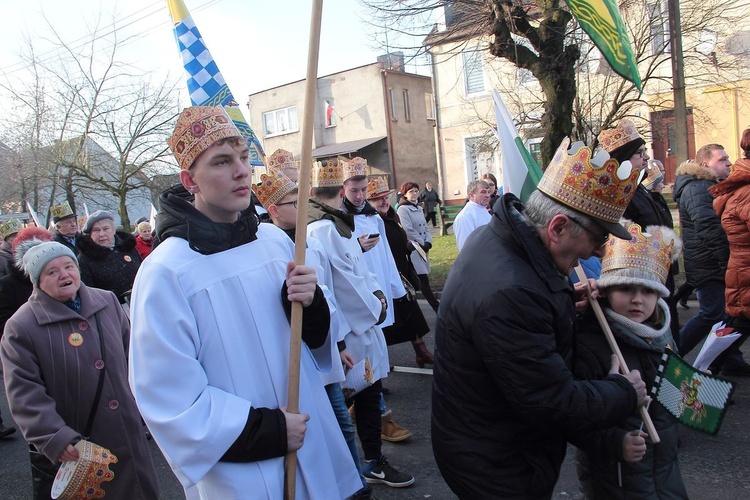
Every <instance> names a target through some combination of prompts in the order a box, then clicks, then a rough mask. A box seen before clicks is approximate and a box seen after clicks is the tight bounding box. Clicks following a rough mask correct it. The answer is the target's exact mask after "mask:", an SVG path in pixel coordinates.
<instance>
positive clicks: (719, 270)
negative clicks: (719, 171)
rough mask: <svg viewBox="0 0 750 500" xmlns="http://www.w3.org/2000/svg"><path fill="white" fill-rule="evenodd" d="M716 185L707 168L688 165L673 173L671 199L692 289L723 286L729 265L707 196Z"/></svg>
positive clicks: (726, 248) (726, 246)
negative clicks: (676, 211)
mask: <svg viewBox="0 0 750 500" xmlns="http://www.w3.org/2000/svg"><path fill="white" fill-rule="evenodd" d="M716 184H718V181H717V180H716V174H714V172H713V171H712V170H711V169H710V168H707V167H702V166H700V165H698V164H697V163H688V164H683V165H682V166H680V168H678V169H677V178H676V179H675V182H674V192H673V195H674V200H675V201H676V202H677V207H678V208H679V210H680V229H681V233H682V234H681V236H682V241H683V243H684V246H683V260H684V262H685V273H686V274H687V282H688V283H690V284H691V285H693V286H694V287H699V286H701V285H703V284H704V283H707V282H709V281H721V282H724V274H725V272H726V270H727V263H728V262H729V241H728V240H727V235H726V233H724V229H723V228H722V227H721V220H720V219H719V216H718V215H716V212H715V211H714V205H713V202H714V199H713V196H711V194H710V193H709V192H708V188H710V187H711V186H713V185H716Z"/></svg>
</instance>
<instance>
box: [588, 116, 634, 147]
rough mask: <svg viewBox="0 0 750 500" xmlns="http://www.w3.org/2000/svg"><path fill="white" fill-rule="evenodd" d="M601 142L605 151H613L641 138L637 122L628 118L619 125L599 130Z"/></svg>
mask: <svg viewBox="0 0 750 500" xmlns="http://www.w3.org/2000/svg"><path fill="white" fill-rule="evenodd" d="M598 139H599V144H601V146H602V148H603V149H604V151H606V152H607V153H611V152H612V151H614V150H615V149H617V148H619V147H620V146H624V145H625V144H627V143H629V142H631V141H635V140H637V139H641V134H639V133H638V129H637V128H635V124H634V123H633V122H631V121H630V120H628V119H624V120H620V123H618V124H617V127H615V128H610V129H607V130H602V131H601V132H599V138H598Z"/></svg>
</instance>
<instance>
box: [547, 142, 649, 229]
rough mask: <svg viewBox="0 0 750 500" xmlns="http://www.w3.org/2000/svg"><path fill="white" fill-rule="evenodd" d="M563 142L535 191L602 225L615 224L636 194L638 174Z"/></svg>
mask: <svg viewBox="0 0 750 500" xmlns="http://www.w3.org/2000/svg"><path fill="white" fill-rule="evenodd" d="M569 145H570V139H569V138H567V137H566V138H565V139H564V140H563V142H562V144H560V147H559V148H557V152H555V156H554V157H553V158H552V162H550V164H549V166H548V167H547V170H545V172H544V175H543V176H542V180H541V181H539V186H537V187H538V189H539V190H540V191H542V192H543V193H545V194H547V195H548V196H551V197H552V198H554V199H556V200H557V201H559V202H560V203H563V204H565V205H567V206H569V207H570V208H573V209H575V210H578V211H579V212H582V213H584V214H586V215H590V216H591V217H595V218H597V219H600V220H603V221H605V222H612V223H617V222H618V221H619V220H620V218H621V217H622V214H623V213H624V212H625V208H627V206H628V203H630V200H631V199H632V198H633V195H634V194H635V188H636V185H637V184H636V182H637V181H638V174H639V171H638V170H634V169H633V167H632V165H631V164H630V162H629V161H625V162H623V163H622V164H619V163H618V162H617V160H615V159H614V158H609V155H608V154H607V153H606V152H603V151H602V152H599V154H597V155H596V157H594V158H592V153H591V149H589V148H588V147H586V146H585V145H584V144H583V143H582V142H576V143H574V144H573V145H572V146H571V147H570V150H568V146H569Z"/></svg>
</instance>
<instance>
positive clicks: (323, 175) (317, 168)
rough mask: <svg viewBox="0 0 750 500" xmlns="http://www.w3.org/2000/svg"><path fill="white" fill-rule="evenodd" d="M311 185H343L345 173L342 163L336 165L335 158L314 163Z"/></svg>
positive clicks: (315, 186) (314, 186) (317, 186)
mask: <svg viewBox="0 0 750 500" xmlns="http://www.w3.org/2000/svg"><path fill="white" fill-rule="evenodd" d="M311 176H312V177H311V180H310V187H313V188H319V187H341V185H342V184H343V183H344V174H343V172H342V170H341V164H340V163H339V164H338V165H336V164H335V163H334V162H333V160H328V161H324V162H320V161H316V162H315V163H313V168H312V172H311Z"/></svg>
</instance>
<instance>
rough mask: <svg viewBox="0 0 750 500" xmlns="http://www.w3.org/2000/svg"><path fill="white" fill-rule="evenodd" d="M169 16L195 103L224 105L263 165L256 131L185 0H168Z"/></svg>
mask: <svg viewBox="0 0 750 500" xmlns="http://www.w3.org/2000/svg"><path fill="white" fill-rule="evenodd" d="M167 7H168V8H169V15H170V16H171V17H172V22H173V23H174V34H175V38H176V39H177V47H178V48H179V50H180V55H181V56H182V62H183V64H184V65H185V71H187V86H188V92H190V101H191V102H192V103H193V106H224V109H226V110H227V114H228V115H229V116H230V117H231V118H232V121H233V122H234V124H235V125H236V126H237V128H238V129H239V131H240V133H241V134H242V136H243V137H244V138H245V139H246V140H247V145H248V146H249V147H250V164H251V165H255V166H263V157H264V156H265V154H264V153H263V147H262V146H261V145H260V142H258V138H257V137H256V136H255V132H253V130H252V129H251V128H250V125H248V123H247V121H246V120H245V118H244V117H243V116H242V112H241V111H240V107H239V105H238V104H237V101H235V99H234V96H233V95H232V92H231V91H230V90H229V87H228V86H227V84H226V82H224V77H222V76H221V72H220V71H219V68H218V67H217V66H216V63H215V62H214V59H213V57H211V53H210V52H209V51H208V48H206V44H205V43H203V38H202V37H201V34H200V32H198V28H196V27H195V23H194V22H193V18H192V17H191V16H190V12H188V10H187V7H185V4H184V3H183V1H182V0H167Z"/></svg>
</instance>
